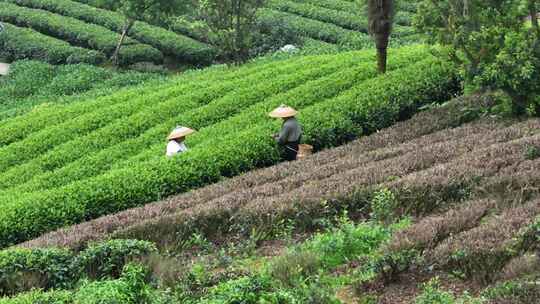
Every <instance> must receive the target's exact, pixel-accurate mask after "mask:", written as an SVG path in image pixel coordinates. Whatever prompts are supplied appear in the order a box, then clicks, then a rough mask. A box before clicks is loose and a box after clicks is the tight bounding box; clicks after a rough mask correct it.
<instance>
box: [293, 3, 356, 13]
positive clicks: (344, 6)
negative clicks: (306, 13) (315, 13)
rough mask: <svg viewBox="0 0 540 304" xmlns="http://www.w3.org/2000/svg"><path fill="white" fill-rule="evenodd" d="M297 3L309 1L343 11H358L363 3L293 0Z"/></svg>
mask: <svg viewBox="0 0 540 304" xmlns="http://www.w3.org/2000/svg"><path fill="white" fill-rule="evenodd" d="M293 1H294V2H297V3H309V4H311V5H316V6H319V7H324V8H327V9H332V10H337V11H345V12H349V13H350V12H360V11H361V9H362V6H363V5H364V4H363V3H361V1H347V0H308V1H306V0H293Z"/></svg>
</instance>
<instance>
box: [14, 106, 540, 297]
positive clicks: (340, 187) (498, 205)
mask: <svg viewBox="0 0 540 304" xmlns="http://www.w3.org/2000/svg"><path fill="white" fill-rule="evenodd" d="M492 103H493V99H492V97H491V96H471V97H468V98H460V99H457V100H454V101H452V102H450V103H448V104H446V105H444V106H442V107H435V108H434V109H431V110H428V111H426V112H423V113H420V114H418V115H415V116H414V117H413V118H412V119H410V120H408V121H404V122H400V123H397V124H395V125H394V126H392V127H390V128H388V129H385V130H382V131H380V132H377V133H376V134H373V135H371V136H367V137H363V138H361V139H359V140H357V141H353V142H351V143H349V144H347V145H345V146H342V147H339V148H335V149H329V150H325V151H323V152H320V153H318V154H315V155H313V156H311V157H309V158H308V159H306V160H302V161H297V162H292V163H282V164H279V165H277V166H273V167H269V168H266V169H261V170H257V171H252V172H250V173H247V174H245V175H241V176H239V177H235V178H231V179H228V180H226V181H224V182H221V183H217V184H214V185H211V186H208V187H205V188H201V189H199V190H195V191H192V192H189V193H186V194H182V195H179V196H174V197H171V198H169V199H167V200H164V201H160V202H156V203H154V204H150V205H147V206H145V207H142V208H137V209H133V210H129V211H126V212H122V213H119V214H116V215H112V216H108V217H104V218H101V219H98V220H94V221H90V222H87V223H84V224H81V225H77V226H74V227H71V228H67V229H64V230H60V231H58V232H54V233H50V234H47V235H44V236H42V237H40V238H38V239H36V240H33V241H31V242H27V243H25V244H22V245H21V246H22V247H27V248H39V247H51V246H52V247H65V246H67V247H71V248H74V249H77V250H81V249H84V248H86V247H87V244H86V242H88V241H91V240H92V241H96V240H98V241H99V240H106V239H109V238H111V237H112V238H136V239H141V240H150V241H152V242H154V243H156V244H158V247H159V248H161V249H162V250H165V249H167V251H168V252H171V251H174V252H178V253H180V256H177V258H176V259H177V260H174V262H173V261H172V260H171V261H168V262H167V259H169V258H167V257H166V255H165V254H164V255H163V257H162V259H163V262H162V263H164V264H163V265H168V266H167V267H171V266H172V265H174V263H177V264H178V265H176V266H174V267H172V268H171V269H170V270H169V271H166V270H164V269H162V268H160V267H163V265H161V264H160V263H158V264H155V262H148V263H149V264H148V265H150V267H151V269H153V270H152V271H154V274H155V275H157V276H160V278H161V279H163V280H165V281H167V280H170V278H167V276H169V275H174V276H175V279H174V280H178V282H180V284H186V285H179V286H183V287H182V288H188V289H189V292H190V293H189V294H183V296H182V297H184V298H182V299H184V300H185V301H188V300H189V301H193V302H186V303H233V302H227V301H226V299H229V300H228V301H231V299H233V298H232V297H233V296H235V295H236V296H239V295H240V294H242V292H241V291H240V290H242V288H245V292H248V290H251V292H253V293H254V294H255V295H256V296H257V297H264V296H265V295H266V296H268V295H270V294H272V295H274V296H276V297H278V298H279V297H284V295H286V294H287V292H293V293H292V294H295V295H298V296H299V295H301V294H303V293H304V292H308V293H309V294H311V297H313V296H315V295H316V294H318V295H317V297H322V298H325V299H326V300H324V301H323V302H316V303H364V302H362V301H372V302H369V303H440V302H418V301H421V299H429V298H431V299H432V301H435V300H433V299H436V297H438V298H439V299H443V298H444V299H448V301H455V302H444V303H470V304H473V303H536V302H534V300H533V299H537V298H536V296H535V295H537V294H538V290H537V287H534V284H532V283H531V282H534V280H535V278H538V274H539V273H538V267H537V265H538V256H535V255H534V253H535V251H537V250H538V249H539V247H538V244H539V241H540V240H539V239H538V237H540V230H538V227H539V226H538V225H539V223H540V222H539V221H540V204H539V201H538V194H539V193H538V189H537V187H535V186H534V185H536V184H537V182H538V181H537V175H538V174H537V172H538V169H539V164H540V163H539V162H538V159H539V158H538V157H539V155H540V153H538V146H539V145H540V140H539V138H538V132H540V121H539V120H538V119H536V118H535V119H526V120H517V119H502V118H497V117H484V116H483V115H482V113H483V111H484V109H485V106H489V105H491V104H492ZM535 149H536V150H535ZM344 211H348V212H347V213H344ZM342 214H347V215H348V218H350V219H352V220H354V221H356V222H358V221H363V220H366V219H368V218H371V220H373V221H383V222H386V223H389V222H392V221H395V220H396V219H398V218H401V217H403V216H404V215H408V216H411V218H410V220H408V221H407V220H406V221H405V223H404V224H403V223H402V224H399V225H397V226H393V227H392V226H390V227H391V228H382V226H379V225H380V224H375V223H373V222H368V223H360V224H352V223H351V222H350V220H349V221H345V222H343V221H344V220H343V219H342ZM334 220H337V223H336V222H333V221H334ZM329 222H330V223H329ZM407 222H409V223H407ZM332 223H333V224H332ZM334 225H335V226H334ZM329 227H330V228H329ZM331 227H334V228H331ZM314 231H322V232H319V233H317V234H314V235H313V232H314ZM306 233H307V236H306ZM341 238H344V239H341ZM209 241H212V242H213V243H209ZM244 242H246V243H245V244H244ZM250 242H255V243H254V244H253V243H250ZM111 244H112V243H111ZM212 244H216V245H212ZM234 244H236V245H234ZM249 244H251V245H249ZM107 246H109V245H107ZM132 246H135V247H133V248H140V249H138V250H142V252H145V251H146V250H150V249H148V247H144V246H146V245H144V246H143V245H142V244H139V245H132ZM139 246H142V247H139ZM213 246H215V247H213ZM235 246H238V247H235ZM242 246H255V248H256V249H255V251H253V250H254V249H253V248H252V249H248V248H251V247H242ZM96 248H97V247H96ZM103 248H108V247H103ZM143 248H146V249H143ZM33 250H40V249H33ZM85 250H90V251H95V250H97V249H85ZM132 250H135V249H132ZM229 250H231V251H229ZM150 251H151V250H150ZM7 252H9V251H6V253H7ZM30 252H32V251H30ZM36 252H37V251H36ZM84 252H85V251H84V250H83V253H81V254H82V255H83V256H84V255H85V254H86V253H84ZM134 252H135V251H133V252H132V253H131V254H135V255H137V253H134ZM138 252H141V251H138ZM224 252H226V256H228V255H230V256H229V259H231V258H232V260H224V261H221V259H223V258H224V257H223V254H224ZM247 252H250V253H247ZM139 254H142V255H144V254H145V253H139ZM246 254H247V256H246ZM312 254H316V255H317V256H318V257H319V258H318V259H319V260H318V262H317V259H314V258H313V257H312V256H311V255H312ZM217 261H220V262H217ZM171 263H172V264H171ZM312 263H315V264H317V263H320V264H317V265H318V266H317V267H318V268H316V269H320V271H319V272H317V271H316V270H313V269H310V268H305V269H304V270H303V271H302V270H300V271H299V272H297V270H294V269H297V268H296V267H300V268H298V269H302V268H304V267H313V266H309V265H315V264H312ZM223 264H224V265H228V266H223ZM261 264H262V265H263V266H261ZM160 265H161V266H160ZM156 267H157V268H156ZM197 267H204V269H205V271H206V272H207V274H206V275H203V274H197V272H196V271H198V270H197V269H198V268H197ZM223 267H227V268H226V270H223ZM199 271H200V270H199ZM267 271H268V273H267ZM177 272H178V273H177ZM315 273H318V274H317V275H316V274H315ZM176 276H178V277H176ZM192 276H196V277H197V278H198V279H197V280H202V281H196V282H194V281H193V277H192ZM267 276H269V278H271V280H275V282H274V281H272V282H273V283H271V282H267V281H265V280H267V279H268V278H267ZM434 278H437V279H434ZM184 280H185V281H184ZM261 280H262V281H261ZM297 280H298V281H297ZM175 282H176V281H175ZM279 282H282V283H283V284H285V285H284V286H280V285H279V284H278V283H279ZM298 282H304V284H307V285H302V283H298ZM427 282H431V283H429V284H427V285H424V287H422V284H425V283H427ZM200 284H202V285H200ZM268 284H270V285H268ZM273 284H278V285H273ZM289 284H292V285H289ZM297 284H299V285H297ZM531 284H532V285H531ZM226 286H228V287H226ZM309 286H311V287H309ZM179 288H180V287H179ZM228 288H239V289H228ZM310 288H316V289H318V290H319V293H317V292H315V291H314V290H312V289H310ZM83 289H84V288H83ZM232 290H236V291H235V292H234V293H233V292H232ZM276 290H281V292H280V293H279V292H276ZM186 291H187V290H186ZM323 291H324V292H328V294H326V295H325V296H323V294H324V293H323ZM466 292H468V293H469V295H471V296H474V297H475V298H476V300H475V299H473V298H471V297H468V296H467V295H466ZM80 293H82V291H80ZM331 294H334V295H336V297H337V298H334V300H331V298H332V296H331ZM52 295H54V296H53V298H54V297H55V296H58V295H55V294H54V293H53V294H52ZM278 295H281V296H278ZM40 296H41V295H39V294H38V297H40ZM244 296H247V294H244ZM199 297H200V298H199ZM457 298H460V299H461V301H463V302H458V300H457ZM481 298H483V299H484V300H482V301H484V302H474V301H480V299H481ZM196 299H198V300H196ZM208 299H214V301H217V300H216V299H221V300H222V301H225V302H219V301H218V302H212V301H210V302H208V301H209V300H208ZM283 299H286V298H283ZM312 299H314V298H312ZM370 299H371V300H370ZM452 299H454V300H452ZM284 301H285V300H284ZM335 301H341V302H335ZM424 301H425V300H424ZM531 301H532V302H531ZM5 303H11V302H9V301H7V300H6V302H5ZM66 303H69V302H66ZM182 303H184V302H182ZM250 303H251V302H250ZM254 303H255V302H254ZM284 303H292V302H284Z"/></svg>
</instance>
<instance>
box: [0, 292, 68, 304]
mask: <svg viewBox="0 0 540 304" xmlns="http://www.w3.org/2000/svg"><path fill="white" fill-rule="evenodd" d="M36 303H39V304H72V303H73V293H72V292H70V291H50V292H42V291H40V290H34V291H31V292H28V293H24V294H19V295H17V296H16V297H13V298H0V304H36Z"/></svg>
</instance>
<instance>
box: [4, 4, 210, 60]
mask: <svg viewBox="0 0 540 304" xmlns="http://www.w3.org/2000/svg"><path fill="white" fill-rule="evenodd" d="M7 1H8V2H11V3H16V4H18V5H21V6H26V7H31V8H36V9H43V10H47V11H50V12H53V13H57V14H60V15H64V16H69V17H73V18H76V19H79V20H82V21H85V22H88V23H91V24H97V25H100V26H103V27H105V28H107V29H109V30H111V31H114V32H117V33H120V32H122V27H123V25H124V19H123V18H122V16H121V15H119V14H118V13H116V12H112V11H108V10H105V9H100V8H95V7H91V6H89V5H86V4H83V3H78V2H75V1H71V0H54V1H53V0H7ZM130 36H131V37H133V38H135V39H137V40H138V41H140V42H142V43H146V44H149V45H152V46H153V47H155V48H157V49H158V50H160V51H161V52H163V53H164V54H166V55H170V56H174V57H176V58H178V59H181V60H184V61H187V62H191V63H196V64H200V65H204V64H209V63H211V62H212V60H213V58H214V57H215V51H214V50H213V49H212V48H211V47H209V46H208V45H205V44H204V43H201V42H198V41H196V40H193V39H190V38H188V37H185V36H182V35H178V34H175V33H174V32H171V31H168V30H166V29H164V28H161V27H157V26H153V25H150V24H147V23H145V22H136V23H135V25H134V26H133V28H132V30H131V31H130Z"/></svg>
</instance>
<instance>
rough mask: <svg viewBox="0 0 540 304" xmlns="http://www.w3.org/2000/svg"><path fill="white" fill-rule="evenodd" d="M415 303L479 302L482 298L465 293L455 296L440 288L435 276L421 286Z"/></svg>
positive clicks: (474, 303) (471, 303)
mask: <svg viewBox="0 0 540 304" xmlns="http://www.w3.org/2000/svg"><path fill="white" fill-rule="evenodd" d="M414 303H415V304H481V303H485V301H484V300H482V299H475V298H472V297H470V296H469V295H467V294H465V295H464V296H462V297H459V298H456V297H455V296H454V295H453V294H452V293H450V292H447V291H443V290H441V287H440V281H439V279H438V278H437V277H436V278H434V279H431V280H430V281H429V282H427V283H425V284H424V285H423V286H422V293H421V294H420V295H419V296H417V297H416V299H415V302H414Z"/></svg>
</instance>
